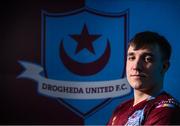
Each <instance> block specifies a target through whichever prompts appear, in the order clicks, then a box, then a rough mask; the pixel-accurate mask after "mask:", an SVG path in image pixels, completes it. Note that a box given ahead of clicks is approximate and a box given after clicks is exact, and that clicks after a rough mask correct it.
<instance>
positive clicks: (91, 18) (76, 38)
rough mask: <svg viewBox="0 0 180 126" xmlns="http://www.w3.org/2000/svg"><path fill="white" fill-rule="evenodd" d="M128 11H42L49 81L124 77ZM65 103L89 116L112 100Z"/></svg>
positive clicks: (46, 67)
mask: <svg viewBox="0 0 180 126" xmlns="http://www.w3.org/2000/svg"><path fill="white" fill-rule="evenodd" d="M127 17H128V11H124V12H121V13H105V12H99V11H97V10H92V9H89V8H81V9H79V10H75V11H72V12H68V13H48V12H45V11H42V42H41V45H42V57H41V60H42V61H41V63H42V66H43V68H44V71H45V73H44V74H45V76H46V77H47V78H51V79H55V80H62V81H67V82H68V81H69V82H71V81H73V82H100V81H109V80H116V79H120V78H122V77H123V76H124V67H125V56H126V45H127V39H128V37H127V35H128V34H127V33H128V31H127V29H128V28H127V26H128V20H127ZM57 99H58V101H59V102H60V103H61V104H64V105H66V106H67V107H68V108H70V109H71V110H73V111H74V112H76V113H77V114H78V115H80V116H82V117H86V116H88V115H90V114H92V113H93V112H96V111H97V110H98V109H100V108H101V107H103V106H104V105H106V104H107V103H109V101H111V100H112V98H103V99H90V100H84V99H63V98H57Z"/></svg>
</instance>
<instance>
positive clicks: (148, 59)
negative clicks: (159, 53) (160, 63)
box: [144, 56, 153, 63]
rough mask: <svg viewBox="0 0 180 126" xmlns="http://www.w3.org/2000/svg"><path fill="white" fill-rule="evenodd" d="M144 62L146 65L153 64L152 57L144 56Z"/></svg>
mask: <svg viewBox="0 0 180 126" xmlns="http://www.w3.org/2000/svg"><path fill="white" fill-rule="evenodd" d="M144 61H145V62H146V63H151V62H153V57H152V56H145V57H144Z"/></svg>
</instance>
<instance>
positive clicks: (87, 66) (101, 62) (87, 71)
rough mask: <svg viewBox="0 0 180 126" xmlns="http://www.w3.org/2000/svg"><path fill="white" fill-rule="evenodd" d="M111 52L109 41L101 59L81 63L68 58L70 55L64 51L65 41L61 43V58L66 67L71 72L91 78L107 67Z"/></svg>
mask: <svg viewBox="0 0 180 126" xmlns="http://www.w3.org/2000/svg"><path fill="white" fill-rule="evenodd" d="M110 51H111V49H110V42H109V41H108V40H107V45H106V49H105V51H104V53H103V54H102V56H101V57H100V58H99V59H97V60H95V61H93V62H89V63H80V62H78V61H75V60H74V59H72V58H71V57H69V56H68V54H67V53H66V51H65V49H64V45H63V40H62V41H61V43H60V52H59V53H60V54H59V56H60V59H61V60H62V63H63V64H64V66H65V67H66V68H67V69H68V70H69V71H71V72H72V73H74V74H77V75H81V76H89V75H93V74H96V73H98V72H99V71H101V70H102V69H103V68H104V67H105V66H106V64H107V63H108V61H109V58H110Z"/></svg>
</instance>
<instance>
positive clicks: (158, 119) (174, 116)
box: [144, 105, 180, 125]
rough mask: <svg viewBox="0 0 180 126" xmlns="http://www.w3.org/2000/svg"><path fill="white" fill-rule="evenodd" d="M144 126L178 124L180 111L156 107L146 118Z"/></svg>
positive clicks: (166, 106)
mask: <svg viewBox="0 0 180 126" xmlns="http://www.w3.org/2000/svg"><path fill="white" fill-rule="evenodd" d="M144 124H145V125H177V124H180V109H179V108H177V107H173V106H170V105H169V106H168V105H165V106H163V105H162V106H157V107H156V108H154V109H153V110H152V111H151V112H150V113H149V114H148V115H147V117H146V120H145V123H144Z"/></svg>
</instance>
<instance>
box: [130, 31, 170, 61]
mask: <svg viewBox="0 0 180 126" xmlns="http://www.w3.org/2000/svg"><path fill="white" fill-rule="evenodd" d="M153 45H158V47H159V49H160V51H161V54H162V59H163V60H169V59H170V57H171V50H172V49H171V45H170V44H169V42H168V40H167V39H166V38H165V37H164V36H161V35H159V34H158V33H156V32H151V31H144V32H139V33H137V34H136V35H135V36H134V37H133V38H132V39H131V40H130V43H129V45H128V48H129V46H133V47H134V49H135V50H137V49H140V48H144V47H148V46H153Z"/></svg>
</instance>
